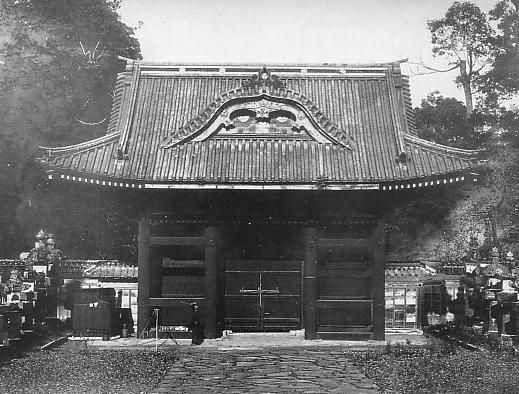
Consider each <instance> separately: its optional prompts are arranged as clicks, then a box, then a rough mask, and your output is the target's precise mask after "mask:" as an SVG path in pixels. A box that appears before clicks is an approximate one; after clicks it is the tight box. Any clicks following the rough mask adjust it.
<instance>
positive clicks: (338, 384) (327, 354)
mask: <svg viewBox="0 0 519 394" xmlns="http://www.w3.org/2000/svg"><path fill="white" fill-rule="evenodd" d="M347 351H348V348H342V349H340V348H331V347H322V348H321V347H307V348H298V347H288V348H282V347H263V348H257V349H254V350H251V349H249V350H241V349H236V348H235V349H228V350H222V349H221V348H220V349H219V348H214V347H211V348H210V347H205V348H204V347H190V348H186V347H178V348H177V355H178V357H179V358H178V360H177V361H175V363H174V364H173V365H172V366H171V369H170V370H169V372H168V373H167V374H166V376H164V378H163V379H162V381H161V382H160V384H159V385H158V387H157V388H156V389H155V390H154V391H153V393H197V394H198V393H227V394H231V393H344V394H350V393H351V394H360V393H367V394H368V393H370V394H374V393H378V392H379V391H378V389H377V386H376V385H375V383H374V382H373V381H372V380H370V379H368V378H366V377H365V376H364V375H363V374H362V373H360V372H359V370H358V369H357V368H355V367H354V366H353V365H352V364H351V362H350V361H349V360H348V357H347Z"/></svg>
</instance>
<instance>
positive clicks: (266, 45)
mask: <svg viewBox="0 0 519 394" xmlns="http://www.w3.org/2000/svg"><path fill="white" fill-rule="evenodd" d="M472 2H473V3H475V4H477V5H478V6H479V7H480V8H481V9H482V10H483V11H484V12H488V11H489V10H490V9H491V8H492V7H493V6H494V4H495V3H496V2H497V0H473V1H472ZM452 3H453V1H452V0H277V1H276V0H210V1H208V0H122V4H121V9H120V14H121V18H122V21H123V22H124V23H126V24H127V25H128V26H130V27H137V26H139V21H141V22H142V24H141V26H140V27H139V28H138V29H137V30H136V32H135V36H136V37H137V39H138V40H139V42H140V44H141V51H142V55H143V57H144V60H146V61H161V62H164V61H167V62H179V63H212V64H217V63H257V64H261V65H263V64H280V63H369V62H388V61H395V60H400V59H406V58H407V59H409V60H410V61H411V62H419V61H420V60H422V61H423V62H424V63H426V64H428V65H430V66H434V67H436V68H439V69H445V68H448V64H447V63H446V62H445V61H444V60H443V59H441V58H433V57H432V50H431V49H432V45H431V43H430V40H431V38H430V32H429V30H428V29H427V21H428V20H431V19H438V18H441V17H443V16H444V15H445V12H446V10H447V9H448V8H449V6H450V5H451V4H452ZM402 68H403V71H404V73H406V74H408V75H411V76H412V75H413V74H416V73H417V71H418V70H417V69H416V67H415V66H412V65H411V64H410V63H405V64H403V65H402ZM455 77H456V73H453V72H451V73H435V74H430V75H415V76H412V77H411V93H412V98H413V104H414V105H415V106H417V105H419V104H420V102H421V100H422V99H423V98H425V97H426V96H427V94H428V93H430V92H432V91H435V90H439V91H440V93H441V94H442V95H444V96H447V97H456V98H458V99H459V100H461V101H464V99H463V93H462V91H461V89H459V88H458V87H456V84H455V83H454V78H455Z"/></svg>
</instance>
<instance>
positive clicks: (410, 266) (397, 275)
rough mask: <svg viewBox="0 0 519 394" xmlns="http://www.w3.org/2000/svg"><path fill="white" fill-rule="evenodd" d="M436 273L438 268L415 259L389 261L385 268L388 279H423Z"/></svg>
mask: <svg viewBox="0 0 519 394" xmlns="http://www.w3.org/2000/svg"><path fill="white" fill-rule="evenodd" d="M435 274H436V270H435V269H434V268H431V267H429V266H427V265H425V264H423V263H420V262H413V261H402V262H401V261H398V262H395V261H387V262H386V268H385V276H386V281H388V282H390V281H392V280H396V281H398V280H400V279H403V280H405V279H417V280H421V279H424V278H426V277H431V276H434V275H435Z"/></svg>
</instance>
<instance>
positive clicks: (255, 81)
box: [243, 67, 285, 91]
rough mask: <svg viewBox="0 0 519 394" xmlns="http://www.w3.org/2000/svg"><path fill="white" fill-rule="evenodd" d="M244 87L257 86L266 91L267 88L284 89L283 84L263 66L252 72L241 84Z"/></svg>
mask: <svg viewBox="0 0 519 394" xmlns="http://www.w3.org/2000/svg"><path fill="white" fill-rule="evenodd" d="M243 87H245V88H248V87H250V88H258V89H263V90H264V91H266V90H267V89H284V88H285V85H284V84H283V82H281V80H280V79H279V78H278V77H277V75H273V74H271V72H270V71H268V70H267V67H263V68H262V69H261V70H260V71H259V72H258V73H257V74H254V75H253V76H252V77H251V78H250V79H249V80H248V81H247V82H245V83H244V84H243Z"/></svg>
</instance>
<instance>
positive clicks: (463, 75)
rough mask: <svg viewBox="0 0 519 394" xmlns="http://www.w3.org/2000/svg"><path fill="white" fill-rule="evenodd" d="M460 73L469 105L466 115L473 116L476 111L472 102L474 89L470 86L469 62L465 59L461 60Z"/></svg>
mask: <svg viewBox="0 0 519 394" xmlns="http://www.w3.org/2000/svg"><path fill="white" fill-rule="evenodd" d="M460 74H461V85H462V86H463V92H464V93H465V105H466V107H467V113H466V117H467V118H471V117H472V114H473V113H474V105H473V104H472V89H471V87H470V77H469V75H468V74H467V62H466V61H465V60H461V61H460Z"/></svg>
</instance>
